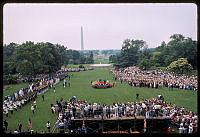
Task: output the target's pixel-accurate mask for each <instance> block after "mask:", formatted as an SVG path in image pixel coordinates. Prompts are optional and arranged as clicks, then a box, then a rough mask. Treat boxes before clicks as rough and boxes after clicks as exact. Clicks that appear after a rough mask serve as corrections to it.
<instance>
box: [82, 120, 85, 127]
mask: <svg viewBox="0 0 200 137" xmlns="http://www.w3.org/2000/svg"><path fill="white" fill-rule="evenodd" d="M82 128H85V121H84V120H83V124H82Z"/></svg>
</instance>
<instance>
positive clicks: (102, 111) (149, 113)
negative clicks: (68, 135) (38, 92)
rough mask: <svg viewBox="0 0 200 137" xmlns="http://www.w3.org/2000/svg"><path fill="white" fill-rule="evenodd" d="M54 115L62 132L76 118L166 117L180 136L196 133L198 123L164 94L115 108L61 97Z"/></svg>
mask: <svg viewBox="0 0 200 137" xmlns="http://www.w3.org/2000/svg"><path fill="white" fill-rule="evenodd" d="M51 112H52V114H56V115H57V118H56V120H57V122H56V126H57V127H58V128H60V129H63V128H70V121H71V120H72V119H82V118H94V119H95V118H102V119H115V118H138V117H144V118H151V117H162V118H166V119H168V120H169V121H170V122H171V124H172V125H174V126H177V127H179V132H180V133H194V132H196V131H197V123H198V119H197V113H193V112H192V111H187V110H186V109H185V108H184V107H179V106H176V105H174V104H170V103H167V102H166V101H164V98H163V97H162V96H160V95H159V97H157V98H152V99H145V100H141V101H139V102H136V103H133V102H128V103H113V104H112V105H106V104H97V103H93V104H92V103H88V102H87V101H81V100H77V99H76V97H72V98H71V99H70V100H63V99H62V98H61V99H60V101H57V102H56V103H55V104H51ZM70 130H71V129H70Z"/></svg>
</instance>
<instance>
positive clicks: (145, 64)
mask: <svg viewBox="0 0 200 137" xmlns="http://www.w3.org/2000/svg"><path fill="white" fill-rule="evenodd" d="M138 66H139V68H140V69H142V70H148V69H150V68H151V62H150V61H149V59H145V58H142V59H140V60H139V63H138Z"/></svg>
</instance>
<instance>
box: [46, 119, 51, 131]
mask: <svg viewBox="0 0 200 137" xmlns="http://www.w3.org/2000/svg"><path fill="white" fill-rule="evenodd" d="M46 127H47V130H48V132H49V133H50V129H51V123H50V122H49V121H47V123H46Z"/></svg>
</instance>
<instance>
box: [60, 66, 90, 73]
mask: <svg viewBox="0 0 200 137" xmlns="http://www.w3.org/2000/svg"><path fill="white" fill-rule="evenodd" d="M93 69H94V68H85V67H84V68H61V70H62V71H65V72H80V71H87V70H93Z"/></svg>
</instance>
